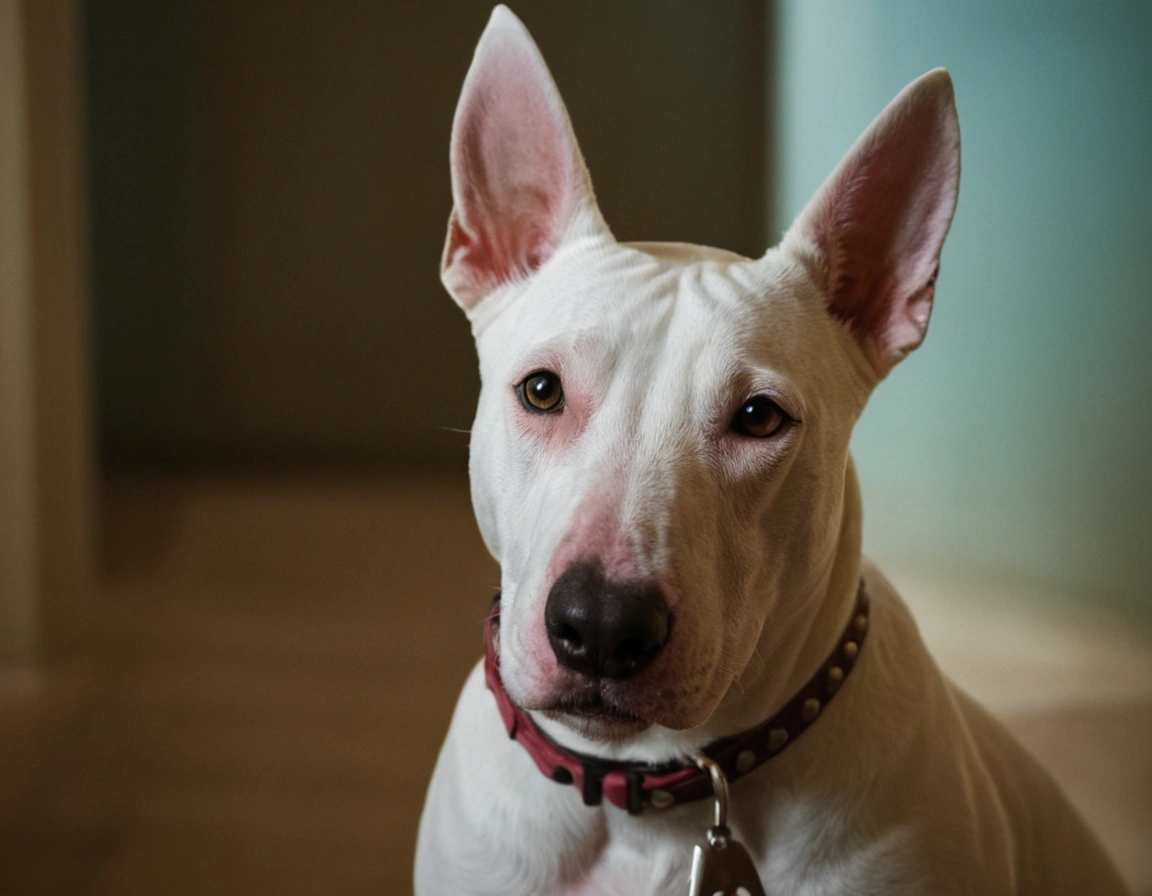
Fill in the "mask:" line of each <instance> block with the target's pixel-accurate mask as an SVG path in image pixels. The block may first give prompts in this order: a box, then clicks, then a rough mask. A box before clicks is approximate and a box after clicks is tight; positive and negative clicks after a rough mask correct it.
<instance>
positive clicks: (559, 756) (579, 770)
mask: <svg viewBox="0 0 1152 896" xmlns="http://www.w3.org/2000/svg"><path fill="white" fill-rule="evenodd" d="M868 610H869V603H868V595H867V593H866V591H865V588H864V580H863V579H861V580H860V587H859V588H858V590H857V592H856V604H855V606H854V608H853V610H852V615H851V616H850V617H849V620H848V624H847V626H846V627H845V629H844V631H843V632H842V633H841V636H840V638H839V639H838V640H837V642H836V647H835V648H834V649H833V651H832V653H831V655H829V656H828V657H827V659H825V660H824V662H823V663H822V664H821V665H820V668H819V669H817V670H816V673H815V674H814V675H813V676H812V677H811V678H810V679H808V681H807V683H805V685H804V686H803V687H802V688H800V690H799V691H797V692H796V694H795V695H794V696H793V697H792V699H791V700H789V701H788V702H787V703H786V704H785V705H784V707H783V708H782V709H781V710H780V711H779V712H777V713H776V714H775V715H773V716H772V717H771V718H769V719H768V720H767V721H765V722H764V723H762V724H760V725H757V726H756V727H755V728H752V729H750V730H748V731H745V732H743V733H742V734H737V735H735V736H733V737H728V738H724V739H723V740H719V741H716V742H714V743H712V744H709V745H708V746H707V747H705V749H704V750H703V752H704V755H706V756H707V757H709V758H710V759H712V760H714V761H715V762H716V763H717V764H718V765H719V766H720V768H721V769H722V770H723V772H724V775H725V777H726V778H727V779H728V780H729V781H736V780H739V779H740V778H742V777H744V776H745V775H747V774H748V773H749V772H751V771H753V770H754V769H756V768H758V767H759V766H761V765H762V764H763V763H765V762H767V761H768V760H769V759H771V758H773V757H774V756H778V755H779V754H780V753H782V752H783V751H784V750H785V749H787V748H788V747H789V746H790V745H791V744H793V743H795V741H796V739H797V738H799V737H800V735H801V734H803V733H804V731H805V730H807V728H808V727H809V726H810V725H812V724H813V723H814V722H815V721H816V719H817V718H819V716H820V713H821V711H822V710H823V708H824V707H825V706H826V705H827V704H828V702H829V701H830V700H832V698H833V697H834V696H835V695H836V693H837V692H838V691H839V689H840V686H841V685H842V684H843V682H844V679H845V678H847V677H848V675H849V674H850V673H851V672H852V669H853V668H854V667H855V665H856V659H857V656H858V654H859V652H860V648H861V647H862V646H863V644H864V638H865V636H866V635H867V633H868ZM499 618H500V598H499V596H497V598H496V600H495V602H494V603H493V604H492V611H491V612H490V613H489V614H488V618H487V620H486V621H485V626H484V650H485V655H484V674H485V679H486V681H487V683H488V688H489V689H490V690H491V691H492V693H493V695H494V696H495V698H496V705H497V707H498V708H499V710H500V717H501V718H502V719H503V720H504V727H505V729H506V730H507V731H508V736H509V737H511V738H513V739H514V740H517V741H519V742H520V745H521V746H523V747H524V749H525V750H527V751H528V754H529V755H530V756H531V757H532V759H533V760H534V761H535V762H536V765H537V767H539V769H540V771H541V772H543V773H544V775H546V776H547V777H549V778H551V779H552V780H553V781H556V782H557V783H559V784H566V785H572V786H574V787H576V788H577V789H578V790H579V791H580V793H581V795H582V796H583V798H584V803H585V805H588V806H598V805H600V803H601V801H602V800H603V798H605V797H607V799H608V802H610V803H612V804H613V805H614V806H618V807H619V808H621V809H627V810H628V811H629V812H630V813H632V814H633V815H636V814H639V813H640V812H643V811H644V810H646V809H649V808H652V809H667V808H668V807H670V806H673V805H677V804H679V803H688V802H693V801H695V800H702V799H706V798H709V797H711V796H712V794H713V789H712V782H711V780H710V779H709V777H708V774H707V773H706V772H704V771H702V770H701V769H700V768H699V767H698V766H697V765H696V764H695V762H693V760H691V759H688V760H686V761H684V762H669V763H661V764H656V765H653V764H648V763H641V762H627V761H621V760H607V759H599V758H597V757H594V756H586V755H584V754H582V753H576V752H574V751H572V750H568V749H565V748H564V747H562V746H560V745H559V744H558V743H556V741H554V740H553V739H552V738H551V737H549V736H548V735H547V734H545V733H544V732H543V731H542V730H540V728H539V727H537V725H536V723H535V722H533V721H532V719H531V717H530V716H529V715H528V713H526V712H525V711H524V710H522V709H521V708H520V707H518V706H517V705H516V704H515V703H513V702H512V699H511V698H510V697H509V696H508V692H507V691H505V690H504V683H503V682H502V681H501V680H500V665H499V659H498V655H497V651H496V644H495V639H496V635H497V631H496V630H497V628H498V625H499Z"/></svg>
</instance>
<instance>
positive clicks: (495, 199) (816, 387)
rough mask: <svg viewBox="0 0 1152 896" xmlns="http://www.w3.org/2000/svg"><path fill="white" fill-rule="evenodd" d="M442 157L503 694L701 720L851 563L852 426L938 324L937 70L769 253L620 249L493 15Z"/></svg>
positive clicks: (598, 736) (555, 709)
mask: <svg viewBox="0 0 1152 896" xmlns="http://www.w3.org/2000/svg"><path fill="white" fill-rule="evenodd" d="M451 162H452V186H453V196H454V200H455V208H454V209H453V212H452V217H451V220H450V223H449V232H448V241H447V245H446V247H445V250H444V259H443V280H444V283H445V285H446V286H447V288H448V290H449V291H450V292H451V294H452V296H453V297H454V298H455V299H456V301H457V302H458V303H459V304H460V305H461V306H462V307H463V308H464V310H465V311H466V312H467V314H468V316H469V319H470V320H471V322H472V325H473V331H474V333H475V335H476V342H477V347H478V351H479V355H480V368H481V378H482V381H483V388H482V391H481V396H480V404H479V409H478V412H477V415H476V421H475V425H474V427H473V430H472V447H471V451H472V454H471V475H472V488H473V499H474V503H475V507H476V512H477V515H478V518H479V522H480V528H481V531H482V532H483V535H484V538H485V540H486V542H487V544H488V547H489V548H490V550H491V551H492V553H493V555H494V556H495V557H496V558H497V560H498V561H499V563H500V565H501V568H502V591H503V601H502V615H501V628H500V645H501V647H500V650H501V666H502V672H503V677H504V681H505V685H506V687H507V689H508V692H509V694H510V695H511V696H512V698H513V699H514V700H515V701H517V702H518V703H519V704H521V705H522V706H523V707H525V708H527V709H529V710H536V711H539V712H540V713H541V714H544V715H547V716H548V717H550V718H552V719H554V720H558V721H559V722H560V723H562V724H563V725H566V726H568V727H569V728H571V729H572V730H574V731H577V732H580V733H581V734H582V735H583V736H584V737H586V738H591V739H593V740H598V741H601V742H615V743H617V744H619V743H621V742H623V741H633V742H635V741H636V739H637V738H638V737H640V736H641V735H642V734H643V733H644V732H652V731H662V732H666V733H667V732H669V731H683V730H685V729H693V728H697V727H698V726H701V725H702V724H703V723H704V722H705V721H706V720H708V719H709V718H710V717H712V716H713V714H714V713H715V712H716V710H717V708H718V707H719V706H721V705H722V704H724V702H725V698H726V697H729V695H734V694H739V693H741V692H743V691H744V690H746V689H747V688H748V687H749V686H750V683H751V681H752V680H753V679H764V678H768V679H770V678H772V676H774V675H780V674H781V670H780V669H779V668H777V667H776V665H775V664H776V663H777V662H778V661H777V657H788V658H789V659H788V660H787V661H789V662H794V661H795V656H794V655H792V653H790V652H789V649H788V645H789V644H794V643H796V641H797V638H798V637H800V636H801V635H802V633H803V631H804V628H805V625H806V624H807V622H808V621H809V620H810V619H811V618H812V616H813V614H815V613H816V612H817V608H818V607H819V605H820V603H821V601H822V600H823V599H824V597H825V595H826V594H827V592H828V589H829V587H830V576H832V571H833V569H834V568H835V567H836V565H837V564H838V563H839V564H841V566H843V565H844V564H845V563H847V564H848V565H849V566H852V569H850V570H849V571H848V572H849V576H850V577H852V576H854V575H855V566H854V564H856V563H858V554H859V542H858V530H857V528H856V527H855V526H853V525H845V516H846V514H845V502H846V501H849V502H850V501H851V500H852V496H851V494H850V493H851V489H850V488H849V486H848V484H847V483H848V479H849V477H850V462H849V457H848V442H849V437H850V434H851V430H852V426H853V424H854V422H855V420H856V419H857V417H858V415H859V413H860V411H861V409H862V408H863V406H864V403H865V401H866V399H867V397H868V394H869V393H870V391H871V389H872V388H873V386H874V385H875V384H876V383H877V382H878V381H879V380H880V379H882V378H883V377H884V376H885V375H886V374H887V373H888V371H889V370H890V369H891V368H892V366H893V365H894V364H895V363H896V362H897V361H899V360H900V359H901V358H902V357H903V356H904V355H905V354H907V353H908V352H909V351H911V350H912V349H914V348H915V347H916V346H917V345H918V344H919V343H920V341H921V339H922V338H923V336H924V332H925V329H926V327H927V325H928V315H929V311H930V308H931V304H932V296H933V291H934V284H935V279H936V272H937V267H938V262H939V255H940V250H941V247H942V244H943V242H944V237H945V234H946V233H947V230H948V226H949V223H950V221H951V218H952V212H953V209H954V207H955V201H956V192H957V186H958V181H959V130H958V125H957V121H956V114H955V109H954V107H953V102H952V87H951V81H950V79H949V77H948V75H947V73H945V72H944V71H942V70H939V71H934V72H931V73H929V74H927V75H925V76H923V77H922V78H920V79H919V80H917V81H916V82H914V83H913V84H911V85H910V86H909V87H907V88H906V89H905V90H904V91H903V92H902V93H901V94H900V95H899V96H898V97H897V98H896V99H895V100H894V101H893V102H892V104H891V105H890V106H889V107H888V108H887V109H885V110H884V112H883V113H881V115H880V116H879V118H877V119H876V121H875V122H874V123H873V124H872V126H871V127H870V128H869V129H868V131H867V132H866V133H865V134H864V135H863V136H862V137H861V138H860V140H859V141H858V142H857V143H856V145H855V146H854V147H853V148H852V149H851V151H850V152H849V153H848V155H847V156H846V157H845V159H844V161H843V162H842V163H841V164H840V166H839V167H838V168H837V169H836V171H835V172H834V173H833V174H832V175H831V177H830V178H829V179H828V181H827V182H826V183H825V185H824V186H823V187H822V188H821V190H820V192H819V193H818V194H817V196H816V197H815V198H814V199H813V201H812V202H811V204H810V205H809V206H808V208H807V209H806V210H805V211H804V212H803V214H802V215H801V216H800V218H799V219H798V220H797V221H796V223H795V224H794V225H793V227H792V228H791V229H790V230H789V232H788V233H787V235H786V236H785V238H784V240H783V242H782V243H781V244H780V246H778V247H777V248H775V249H772V250H770V251H769V252H768V253H767V254H765V255H764V256H763V257H762V258H759V259H748V258H744V257H741V256H737V255H734V254H731V253H728V252H723V251H720V250H716V249H708V248H701V247H695V246H687V245H679V244H621V243H618V242H616V241H615V240H614V239H613V237H612V234H611V233H610V231H609V230H608V228H607V226H606V225H605V224H604V221H603V219H602V218H601V216H600V213H599V211H598V209H597V207H596V203H595V199H594V197H593V193H592V187H591V184H590V181H589V178H588V172H587V170H586V168H585V165H584V162H583V159H582V157H581V154H580V150H579V148H578V147H577V145H576V141H575V138H574V136H573V134H572V130H571V126H570V124H569V120H568V116H567V113H566V111H565V109H564V106H563V103H562V101H561V99H560V96H559V94H558V93H557V91H556V88H555V85H554V84H553V82H552V79H551V77H550V75H549V73H548V70H547V68H546V67H545V65H544V62H543V60H542V59H541V57H540V55H539V52H538V51H537V49H536V47H535V45H534V44H533V43H532V40H531V38H530V37H529V36H528V34H527V32H526V31H525V30H524V28H523V26H522V25H521V24H520V22H519V21H518V20H517V19H516V18H515V17H514V16H513V15H512V14H511V13H510V12H508V11H507V10H506V9H504V8H503V7H498V8H497V9H496V11H495V12H494V13H493V16H492V20H491V22H490V24H489V26H488V28H487V30H486V31H485V32H484V35H483V37H482V38H481V40H480V44H479V47H478V48H477V50H476V56H475V59H474V61H473V63H472V67H471V69H470V70H469V72H468V76H467V80H466V81H465V84H464V90H463V95H462V97H461V99H460V104H459V107H458V109H457V112H456V119H455V123H454V127H453V132H452V148H451ZM793 653H794V651H793ZM784 661H785V660H783V659H781V660H779V662H784ZM731 699H735V697H733V698H731Z"/></svg>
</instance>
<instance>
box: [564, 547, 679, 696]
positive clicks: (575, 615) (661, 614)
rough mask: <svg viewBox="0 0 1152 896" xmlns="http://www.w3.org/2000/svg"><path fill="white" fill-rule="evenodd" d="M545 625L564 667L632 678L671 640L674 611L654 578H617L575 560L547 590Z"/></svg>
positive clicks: (582, 672)
mask: <svg viewBox="0 0 1152 896" xmlns="http://www.w3.org/2000/svg"><path fill="white" fill-rule="evenodd" d="M544 626H545V628H546V629H547V630H548V640H549V641H550V642H551V643H552V650H553V652H554V653H555V654H556V659H557V660H559V661H560V665H562V666H565V667H567V668H569V669H571V670H573V671H574V672H579V673H581V674H582V675H587V676H590V677H592V678H616V679H620V678H628V677H630V676H632V675H635V674H636V673H637V672H639V671H640V670H641V669H643V668H644V667H645V666H647V665H648V663H650V662H651V661H652V660H653V659H654V658H655V657H656V655H657V654H659V653H660V651H661V650H663V649H664V645H665V644H667V643H668V635H669V634H670V633H671V629H672V614H671V613H670V612H669V610H668V602H667V601H666V600H665V599H664V595H663V593H662V592H661V591H660V588H659V587H658V586H656V585H654V584H652V583H650V582H642V581H628V580H625V581H613V580H610V579H608V578H607V577H606V576H605V575H604V569H603V567H601V566H600V565H599V564H598V563H589V562H584V561H580V562H577V563H573V564H572V565H571V566H569V567H568V569H567V570H565V571H564V573H563V574H562V575H561V576H560V578H558V579H557V580H556V582H555V584H554V585H553V586H552V590H551V591H550V592H548V602H547V604H546V605H545V607H544Z"/></svg>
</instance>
